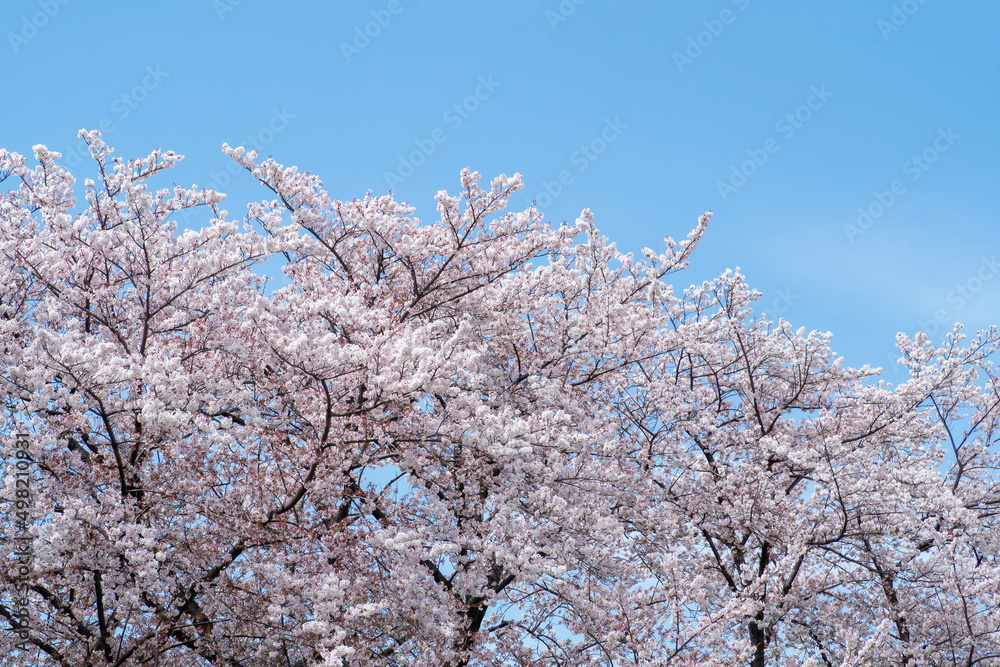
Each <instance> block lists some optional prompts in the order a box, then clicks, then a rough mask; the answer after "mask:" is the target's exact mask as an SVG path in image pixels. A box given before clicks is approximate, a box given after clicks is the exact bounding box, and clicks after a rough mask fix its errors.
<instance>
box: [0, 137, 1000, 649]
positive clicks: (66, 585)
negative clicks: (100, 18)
mask: <svg viewBox="0 0 1000 667" xmlns="http://www.w3.org/2000/svg"><path fill="white" fill-rule="evenodd" d="M81 136H82V137H83V138H84V139H85V140H86V142H87V144H88V145H89V147H90V152H91V155H92V156H93V158H94V161H95V165H96V169H97V174H96V177H95V178H94V179H86V180H85V182H84V187H83V192H84V202H81V203H80V204H79V205H78V203H77V200H76V199H75V193H76V181H75V180H74V178H73V177H72V176H71V175H70V174H69V173H68V172H67V171H66V170H65V169H63V168H62V167H60V166H59V159H60V156H59V155H58V154H57V153H53V152H50V151H48V150H47V149H45V148H44V147H43V146H37V147H35V155H34V158H35V160H36V161H37V163H38V164H37V166H35V167H31V166H29V164H28V160H27V159H26V158H25V157H23V156H20V155H17V154H14V153H8V152H6V151H0V180H2V181H3V182H4V183H5V184H6V188H7V189H6V190H5V191H4V192H3V193H0V257H2V261H0V280H2V284H3V285H4V287H3V290H2V291H0V344H2V357H0V364H2V369H3V372H2V373H0V387H2V389H0V396H2V398H3V401H4V407H5V410H4V416H3V419H4V424H3V432H4V448H5V451H6V452H10V451H11V450H12V449H13V447H14V445H13V442H14V434H15V433H26V434H28V438H29V439H30V442H31V443H32V445H31V447H32V452H33V457H34V458H33V461H32V465H33V468H32V470H33V478H32V481H31V489H32V492H31V501H30V522H29V523H28V524H26V529H27V530H29V531H30V534H31V536H32V541H31V545H32V550H31V557H30V576H29V577H28V583H27V584H26V586H27V592H28V596H29V601H30V605H29V612H30V613H29V616H28V618H27V619H24V618H23V617H20V616H18V615H17V614H16V612H15V611H14V609H13V606H12V604H11V602H10V600H12V599H13V597H14V596H15V595H17V586H18V585H22V586H23V585H25V584H23V583H22V584H19V583H18V580H17V578H16V576H15V571H14V570H8V569H6V568H5V569H4V573H3V575H2V577H0V582H2V585H3V594H2V596H3V597H2V600H0V623H2V624H4V625H5V632H4V635H3V637H2V639H0V650H2V651H3V653H2V655H4V656H5V657H4V659H3V660H4V664H11V665H23V666H27V665H62V666H76V665H84V664H86V665H208V664H213V665H232V666H237V665H240V666H244V667H251V666H258V665H261V666H262V665H275V666H276V665H286V666H293V665H295V666H303V667H304V666H305V665H330V666H333V665H337V666H340V665H372V666H374V665H399V666H403V665H407V666H418V665H428V666H429V665H436V666H440V665H447V666H449V667H458V666H460V665H497V666H500V665H520V666H525V667H527V666H532V667H535V666H538V667H540V666H543V665H544V666H553V667H555V666H567V667H568V666H576V665H608V666H612V665H614V666H617V665H709V666H712V665H717V666H722V665H739V664H745V665H753V666H755V667H758V666H759V667H762V666H764V665H789V666H790V665H809V666H814V667H818V666H820V665H827V666H840V667H848V666H851V665H858V666H860V665H921V664H934V665H965V666H967V667H972V666H973V665H992V664H1000V607H998V605H997V599H998V595H1000V558H998V554H1000V537H998V536H1000V526H998V525H997V523H998V518H997V517H998V513H1000V487H998V476H997V471H998V467H1000V461H998V459H997V449H998V446H997V439H998V437H1000V416H998V415H1000V408H998V404H1000V380H998V376H997V373H996V370H995V368H994V366H993V364H992V361H991V355H993V353H995V352H996V350H997V348H998V346H1000V334H998V332H997V331H996V330H988V331H984V332H980V333H979V334H977V335H976V336H974V337H972V338H971V339H969V338H967V337H965V335H964V334H963V333H962V331H961V329H960V328H958V327H956V329H955V330H954V331H953V332H952V334H951V335H950V336H949V337H948V338H947V339H946V340H945V341H944V343H943V344H941V345H935V344H933V343H932V342H931V341H930V340H929V339H928V338H927V337H926V336H925V335H923V334H918V335H916V336H915V337H914V338H908V337H906V336H902V335H901V336H900V337H899V340H898V347H899V350H900V355H901V360H902V362H903V363H904V364H906V366H907V367H908V369H909V374H910V379H909V380H908V381H907V382H905V383H903V384H900V385H899V386H892V385H890V384H889V383H886V382H884V381H882V380H879V378H878V375H879V371H878V369H873V368H870V367H867V366H865V367H863V368H849V367H846V366H844V364H843V360H842V359H841V358H839V357H837V356H836V355H835V354H834V352H833V351H832V349H831V346H830V343H831V336H830V334H824V333H819V332H810V333H806V332H805V331H804V330H802V329H799V330H795V329H793V328H792V327H791V326H790V325H789V324H788V323H787V322H784V321H779V322H777V323H775V322H771V321H768V320H767V319H765V318H764V317H761V316H760V315H756V314H754V312H753V307H754V303H755V301H756V300H757V298H758V297H759V294H758V293H757V292H755V291H753V290H752V289H750V288H749V287H748V286H747V285H746V283H745V280H744V278H743V276H742V275H741V274H740V273H739V272H738V271H727V272H726V273H725V274H723V275H721V276H719V277H718V278H716V279H715V280H711V281H707V282H704V283H702V284H700V285H693V286H691V287H689V288H687V289H684V290H682V291H677V290H675V288H674V286H673V284H672V282H671V281H672V280H673V274H675V273H677V272H678V271H681V270H683V269H684V268H685V267H686V266H687V265H688V262H689V260H690V257H691V255H692V253H693V251H694V250H695V247H696V245H697V244H698V241H699V240H700V239H701V238H702V236H703V234H704V233H705V231H706V229H707V225H708V222H709V219H710V217H711V214H708V213H706V214H705V215H703V216H701V218H700V219H699V221H698V224H697V226H696V228H695V229H694V230H693V231H692V232H691V234H689V235H688V237H687V239H686V240H684V241H681V242H679V243H675V242H674V241H672V240H670V239H669V238H668V239H667V240H666V249H665V251H664V252H662V253H656V252H653V251H651V250H648V249H647V250H644V251H643V257H642V258H641V259H637V258H636V257H635V256H634V255H632V254H631V253H622V252H620V251H619V250H618V249H617V248H616V246H615V245H614V244H613V243H611V242H610V241H609V240H608V239H607V238H605V237H602V236H601V235H600V234H599V233H598V231H597V228H596V226H595V224H594V221H593V219H592V215H591V214H590V212H589V211H587V210H584V212H583V213H582V214H581V216H580V218H579V219H578V220H577V221H576V224H575V225H573V226H570V225H562V226H553V225H551V224H549V223H546V222H545V221H544V219H543V217H542V214H541V213H540V212H539V211H537V210H535V209H534V208H529V209H528V210H525V211H521V212H507V210H506V206H507V201H508V198H509V197H510V195H511V194H512V193H513V192H515V191H517V190H518V189H520V187H521V182H520V176H519V175H516V174H515V175H514V176H513V177H506V176H500V177H498V178H496V179H494V180H493V181H492V182H491V183H490V184H489V185H488V186H487V187H484V186H482V185H481V184H480V175H479V174H478V173H474V172H470V171H468V170H466V171H463V172H462V175H461V189H460V192H459V193H458V194H457V195H449V194H448V193H446V192H444V191H441V192H439V193H438V195H437V198H436V199H437V219H436V220H434V221H432V222H424V221H421V220H420V219H419V218H416V217H414V213H415V211H414V210H413V209H412V208H411V207H409V206H408V205H406V204H404V203H399V202H396V201H395V200H394V199H393V198H392V196H391V195H389V196H375V195H374V194H373V193H370V192H369V193H368V194H367V195H366V196H365V197H364V198H362V199H355V200H352V201H340V200H336V199H332V198H331V196H330V195H329V194H328V192H327V190H326V189H324V187H323V185H322V183H321V182H320V180H319V179H318V178H317V177H316V176H314V175H312V174H309V173H300V172H299V171H298V170H296V169H295V168H284V167H283V166H282V165H280V164H278V163H276V162H275V161H274V160H273V159H265V160H259V159H258V156H257V155H256V153H254V152H250V153H246V152H245V151H244V150H243V149H242V148H230V147H228V146H226V147H224V149H225V151H226V153H228V155H229V156H230V157H231V158H232V159H234V160H236V161H237V162H238V163H239V164H240V165H242V166H243V167H244V168H245V169H246V170H247V171H248V172H249V174H250V175H251V176H252V177H253V178H254V179H256V180H257V181H259V182H260V184H261V185H262V186H264V187H265V188H266V189H267V190H268V192H269V195H268V197H269V199H267V200H265V201H261V202H257V203H251V204H250V205H249V206H248V207H247V215H246V218H245V220H243V221H242V224H240V223H238V222H233V221H231V220H229V219H228V212H227V211H225V210H223V209H221V208H220V205H221V204H222V202H223V195H222V194H220V193H217V192H214V191H211V190H200V189H197V188H191V189H185V188H180V187H176V186H175V187H173V188H172V189H158V190H154V189H152V186H151V183H152V182H153V181H155V180H157V179H159V180H162V179H163V175H161V174H160V173H159V172H161V171H164V170H166V169H169V168H170V167H172V166H174V165H175V164H176V163H177V162H178V161H179V160H180V156H178V155H175V154H174V153H172V152H165V153H164V152H161V151H159V150H157V151H154V152H153V153H152V154H150V155H149V156H148V157H146V158H144V159H138V160H128V161H124V160H121V159H119V158H116V157H113V156H112V150H111V149H110V148H109V147H107V146H106V145H105V144H104V143H103V141H102V140H101V138H100V135H99V133H97V132H82V133H81ZM186 209H196V210H199V209H200V210H205V211H206V214H207V213H209V212H210V216H207V217H210V218H211V219H210V221H209V223H208V224H206V226H205V227H204V228H203V229H201V230H198V231H185V232H183V233H178V230H177V227H176V222H175V220H176V218H177V216H178V215H179V214H180V213H182V212H184V211H185V210H186ZM274 260H281V261H282V262H283V271H284V273H285V275H286V277H287V285H286V286H284V287H282V288H280V289H275V290H273V291H269V290H268V285H267V282H266V281H265V280H264V279H263V278H261V277H260V276H259V275H258V272H259V271H260V270H261V265H262V264H263V263H264V262H266V261H274ZM269 266H270V264H269ZM11 460H12V459H11V457H10V456H8V457H7V464H6V465H7V468H6V469H5V474H4V486H3V494H2V496H3V499H4V500H3V504H2V512H0V521H2V522H3V524H2V526H3V530H4V531H5V534H7V535H10V534H11V531H12V530H13V526H15V525H16V523H17V517H16V503H15V502H14V499H15V498H16V497H17V495H16V492H15V491H16V489H15V482H14V479H13V476H12V475H11V474H9V473H10V471H11V470H12V467H11ZM15 548H16V547H15V546H13V545H12V543H11V542H10V541H4V549H5V553H6V554H7V555H8V557H12V554H13V553H14V550H15ZM12 562H13V561H12Z"/></svg>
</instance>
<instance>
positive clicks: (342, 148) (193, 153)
mask: <svg viewBox="0 0 1000 667" xmlns="http://www.w3.org/2000/svg"><path fill="white" fill-rule="evenodd" d="M998 24H1000V5H998V4H996V3H991V2H986V1H985V0H978V1H973V2H966V3H960V4H949V3H946V2H944V1H943V0H922V1H921V0H906V1H905V2H902V1H899V0H897V1H896V2H892V1H891V0H866V1H861V0H844V1H841V2H836V3H830V2H826V3H823V2H809V1H805V0H799V1H791V0H771V1H770V2H763V1H762V0H712V1H710V2H699V3H693V2H692V3H673V2H662V3H661V2H652V1H649V2H620V3H612V2H606V1H605V2H601V1H599V0H562V2H560V1H559V0H536V1H533V2H528V1H527V0H522V1H517V0H511V1H509V2H505V3H470V2H452V1H450V0H449V1H437V2H416V0H374V1H368V0H366V1H357V2H351V3H347V2H337V3H333V2H331V3H320V2H285V3H280V4H279V3H265V2H260V1H259V0H215V1H214V2H213V1H212V0H200V1H197V2H196V1H193V0H171V2H169V3H168V2H159V3H152V2H134V3H127V2H100V3H98V2H85V1H84V0H6V1H5V2H4V3H3V8H2V9H0V31H2V35H3V43H2V44H0V62H2V63H3V66H4V67H3V69H4V72H5V80H6V86H5V94H4V98H5V100H6V101H5V103H4V104H3V105H2V106H0V120H2V122H0V146H3V147H5V148H7V149H9V150H16V151H18V152H21V153H27V154H30V151H31V146H32V145H34V144H37V143H42V144H45V145H47V146H48V147H49V148H50V149H52V150H58V151H62V152H63V153H64V154H65V156H66V158H67V160H68V161H69V162H70V164H75V163H77V162H80V160H79V158H76V157H74V156H75V155H78V154H79V153H80V150H81V146H82V141H80V140H79V139H77V138H76V132H77V130H79V129H80V128H100V127H102V124H103V126H104V128H105V129H106V131H105V140H106V141H107V142H108V143H109V144H111V145H112V146H115V147H116V149H117V152H118V154H119V155H122V156H126V157H136V156H140V155H141V156H145V155H146V154H148V153H149V151H151V150H152V149H154V148H156V147H158V146H159V147H162V148H163V149H164V150H174V151H176V152H178V153H181V154H183V155H185V156H186V158H187V159H186V160H185V162H184V163H183V164H182V166H181V167H178V169H176V170H175V171H174V172H172V174H171V178H172V179H173V180H175V181H176V182H177V183H179V184H182V185H186V186H187V185H190V184H192V183H197V184H198V185H200V186H205V187H216V188H217V189H220V190H223V191H226V192H228V193H230V200H229V208H230V210H231V212H232V214H233V215H241V214H242V211H243V206H244V204H245V202H246V201H247V200H248V198H257V197H261V196H262V194H261V192H262V191H261V190H260V188H259V186H257V187H254V185H253V183H252V182H251V181H250V177H249V176H248V175H246V174H245V173H240V174H239V175H238V176H235V177H234V176H232V175H231V174H229V173H227V172H226V166H227V164H228V158H226V157H225V156H224V155H223V154H222V152H221V148H220V147H221V144H222V143H223V142H228V143H230V144H232V145H245V146H251V145H253V144H254V143H256V144H257V145H258V146H259V150H260V152H261V153H262V154H263V155H273V156H274V157H275V159H276V160H278V161H279V162H281V163H284V164H286V165H293V164H294V165H297V166H298V167H299V168H300V169H302V170H308V171H310V172H313V173H317V174H319V175H320V176H321V178H322V179H323V181H324V183H325V184H326V186H327V188H328V189H329V190H330V191H331V192H332V193H333V194H334V196H336V197H339V198H342V199H344V198H348V199H349V198H351V197H353V196H360V195H363V194H364V193H365V192H366V191H367V190H368V189H371V190H374V191H375V192H376V193H384V192H386V191H388V190H389V188H390V187H392V189H393V190H394V191H395V193H396V196H397V198H398V199H401V200H405V201H407V202H410V203H411V204H413V205H415V206H416V207H417V213H418V214H422V215H423V216H424V217H425V218H427V219H430V218H433V214H434V208H433V196H434V194H435V193H436V192H437V191H438V190H439V189H448V190H451V191H455V190H456V189H457V187H456V186H457V183H458V174H459V171H460V170H461V168H462V167H464V166H470V167H472V168H473V169H475V170H478V171H480V172H482V173H483V176H484V178H487V179H488V178H492V177H493V176H494V175H496V174H499V173H501V172H504V173H508V174H511V173H513V172H516V171H520V172H521V173H522V174H523V175H524V180H525V183H526V188H525V190H524V191H523V192H522V193H521V194H522V196H521V197H520V198H519V199H515V200H514V202H513V204H514V205H515V207H524V206H526V205H527V204H528V203H529V202H530V201H531V200H532V199H536V200H537V201H538V202H539V207H540V208H542V210H544V211H545V212H546V215H547V217H548V218H550V219H552V220H553V221H554V222H557V223H558V222H561V221H563V220H570V221H572V220H573V219H575V218H576V216H577V215H578V214H579V212H580V210H581V209H583V208H584V207H590V208H591V209H592V210H593V211H594V213H595V217H596V222H597V224H598V226H599V227H600V228H601V230H602V232H603V233H604V234H605V235H607V236H609V237H610V238H611V239H612V240H614V241H616V242H617V243H618V245H619V247H620V248H622V249H625V250H635V251H638V250H639V249H641V248H642V247H643V246H649V247H652V248H654V249H658V250H662V248H663V236H664V235H667V234H669V235H672V236H674V237H675V238H683V237H684V236H685V235H686V234H687V232H688V231H689V230H690V229H691V228H692V227H693V226H694V224H695V222H696V219H697V217H698V215H699V214H700V213H702V212H703V211H705V210H712V211H714V213H715V217H714V218H713V220H712V223H711V225H710V228H709V232H708V235H707V237H706V238H705V240H704V242H703V244H702V245H701V246H700V247H699V251H698V253H697V255H696V256H695V260H694V264H693V266H692V268H691V269H690V270H689V271H688V272H686V273H682V274H679V275H678V276H677V277H676V278H677V282H678V283H685V284H688V283H691V282H700V281H701V280H703V279H705V278H709V277H711V276H714V275H717V274H719V273H721V272H722V271H723V270H725V268H727V267H736V266H739V267H741V268H742V270H743V271H744V273H745V274H746V275H747V276H748V280H749V282H750V284H751V285H752V286H754V287H756V288H757V289H759V290H761V291H762V292H763V293H764V296H763V298H762V299H761V302H760V308H761V310H764V311H766V312H768V313H769V314H771V315H773V316H774V317H778V316H783V317H785V318H786V319H788V320H790V321H791V322H792V323H793V324H794V325H796V326H799V325H801V326H805V327H806V328H807V329H819V330H823V331H827V330H829V331H833V332H834V334H835V336H834V347H835V348H836V349H837V350H838V351H839V352H840V353H841V354H843V355H844V356H845V357H846V359H847V361H848V362H849V363H851V364H854V365H860V364H862V363H865V362H870V363H872V364H873V365H886V360H887V355H888V354H889V353H890V352H892V351H893V342H894V339H895V334H896V332H897V331H905V332H908V333H913V332H915V331H916V330H917V329H921V328H922V329H925V330H928V331H929V332H931V333H934V334H935V336H934V337H935V338H936V339H940V338H941V337H942V335H943V331H944V330H945V329H948V328H950V325H951V324H952V323H953V322H955V321H962V322H964V323H965V324H966V325H967V328H968V329H969V330H973V331H974V330H975V329H977V328H980V327H984V326H988V325H990V324H997V323H1000V309H998V308H997V305H998V303H1000V265H998V264H997V262H996V256H995V254H994V253H996V254H997V255H1000V247H998V246H1000V229H998V225H997V222H998V212H1000V206H998V199H997V197H996V182H997V176H998V171H1000V169H998V166H997V156H1000V132H998V129H997V118H998V117H1000V114H998V106H1000V104H998V103H1000V93H998V86H997V84H998V83H1000V76H998V74H1000V72H998V69H1000V45H998V42H997V40H996V36H995V34H996V33H995V26H996V25H998ZM89 169H90V166H89V165H87V164H86V163H85V161H84V164H83V165H82V166H80V167H78V168H77V169H76V170H75V171H77V172H79V173H81V174H84V175H86V174H87V172H88V170H89ZM164 185H165V186H166V185H169V183H164ZM990 192H993V193H994V194H993V195H990V194H989V193H990ZM859 209H860V211H863V212H866V213H867V217H861V212H859ZM859 218H860V220H859ZM203 223H204V220H199V219H197V218H192V219H191V220H189V221H182V223H181V226H182V227H184V226H191V227H197V226H199V225H200V224H203ZM935 318H937V320H935ZM939 322H945V323H946V324H945V325H941V324H940V323H939ZM888 375H889V378H890V379H898V377H899V375H898V372H895V373H894V372H893V371H889V374H888Z"/></svg>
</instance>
